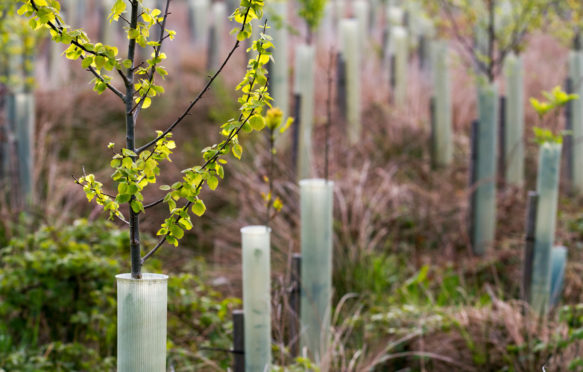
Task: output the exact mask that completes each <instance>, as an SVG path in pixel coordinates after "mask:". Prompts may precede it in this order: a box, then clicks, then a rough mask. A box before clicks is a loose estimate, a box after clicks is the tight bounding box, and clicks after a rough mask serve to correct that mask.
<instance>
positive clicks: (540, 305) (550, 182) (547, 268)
mask: <svg viewBox="0 0 583 372" xmlns="http://www.w3.org/2000/svg"><path fill="white" fill-rule="evenodd" d="M561 147H562V146H561V144H559V143H544V144H543V145H541V147H540V151H539V170H538V172H539V173H538V177H537V190H536V191H537V192H538V195H539V197H538V207H537V214H536V231H535V242H534V259H533V266H532V269H533V270H532V285H531V296H530V298H531V306H532V308H533V310H534V311H535V312H536V313H537V314H544V313H545V312H546V311H547V309H548V308H549V305H550V300H551V297H550V293H551V250H552V247H553V243H554V241H555V226H556V221H557V204H558V198H559V173H560V168H561Z"/></svg>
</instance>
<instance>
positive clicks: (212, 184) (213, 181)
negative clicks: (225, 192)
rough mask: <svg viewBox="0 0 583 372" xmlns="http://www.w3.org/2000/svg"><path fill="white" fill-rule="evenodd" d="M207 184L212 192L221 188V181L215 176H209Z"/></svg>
mask: <svg viewBox="0 0 583 372" xmlns="http://www.w3.org/2000/svg"><path fill="white" fill-rule="evenodd" d="M206 183H207V185H209V189H211V190H215V189H216V188H217V186H219V180H218V179H217V177H215V176H209V178H208V180H207V181H206Z"/></svg>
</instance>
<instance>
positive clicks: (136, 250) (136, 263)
mask: <svg viewBox="0 0 583 372" xmlns="http://www.w3.org/2000/svg"><path fill="white" fill-rule="evenodd" d="M131 6H132V10H131V11H132V15H131V20H130V29H135V28H136V27H137V24H138V2H137V1H136V0H132V1H131ZM135 53H136V40H135V39H130V41H129V44H128V59H129V60H130V61H131V62H132V64H131V67H130V68H128V71H127V74H126V76H127V82H126V96H125V104H126V148H127V149H128V150H131V151H135V150H136V148H135V135H134V129H135V116H134V112H133V105H134V57H135ZM134 160H135V159H134ZM134 200H135V196H132V199H131V200H130V203H129V216H130V220H129V222H130V256H131V263H132V278H134V279H140V278H141V277H142V267H141V266H142V263H141V260H142V257H141V250H140V220H139V213H136V212H134V210H133V209H132V206H131V204H132V203H131V202H132V201H134Z"/></svg>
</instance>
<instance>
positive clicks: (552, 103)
mask: <svg viewBox="0 0 583 372" xmlns="http://www.w3.org/2000/svg"><path fill="white" fill-rule="evenodd" d="M542 94H543V96H544V97H545V98H546V101H539V100H538V99H536V98H534V97H532V98H531V99H530V104H531V105H532V107H533V108H534V110H535V111H536V113H537V114H538V116H539V118H541V119H542V118H543V117H544V116H545V115H546V114H547V113H548V112H550V111H552V110H555V109H558V108H561V107H563V106H564V105H565V104H567V102H569V101H572V100H575V99H578V98H579V96H578V95H577V94H568V93H566V92H564V91H563V90H562V89H561V87H560V86H556V87H554V88H553V90H552V91H550V92H546V91H543V92H542Z"/></svg>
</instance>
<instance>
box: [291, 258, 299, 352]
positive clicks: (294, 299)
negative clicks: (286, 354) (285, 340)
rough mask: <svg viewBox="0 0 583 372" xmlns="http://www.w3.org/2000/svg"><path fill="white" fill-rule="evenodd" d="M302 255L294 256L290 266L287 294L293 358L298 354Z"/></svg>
mask: <svg viewBox="0 0 583 372" xmlns="http://www.w3.org/2000/svg"><path fill="white" fill-rule="evenodd" d="M301 274H302V255H300V254H294V255H293V257H292V265H291V276H290V280H291V283H290V284H291V285H290V293H289V306H290V316H289V345H290V353H291V355H292V356H293V357H297V356H298V355H299V354H300V347H299V345H300V332H299V330H300V325H299V324H300V298H301V292H302V290H301V282H302V279H301V278H302V276H301Z"/></svg>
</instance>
